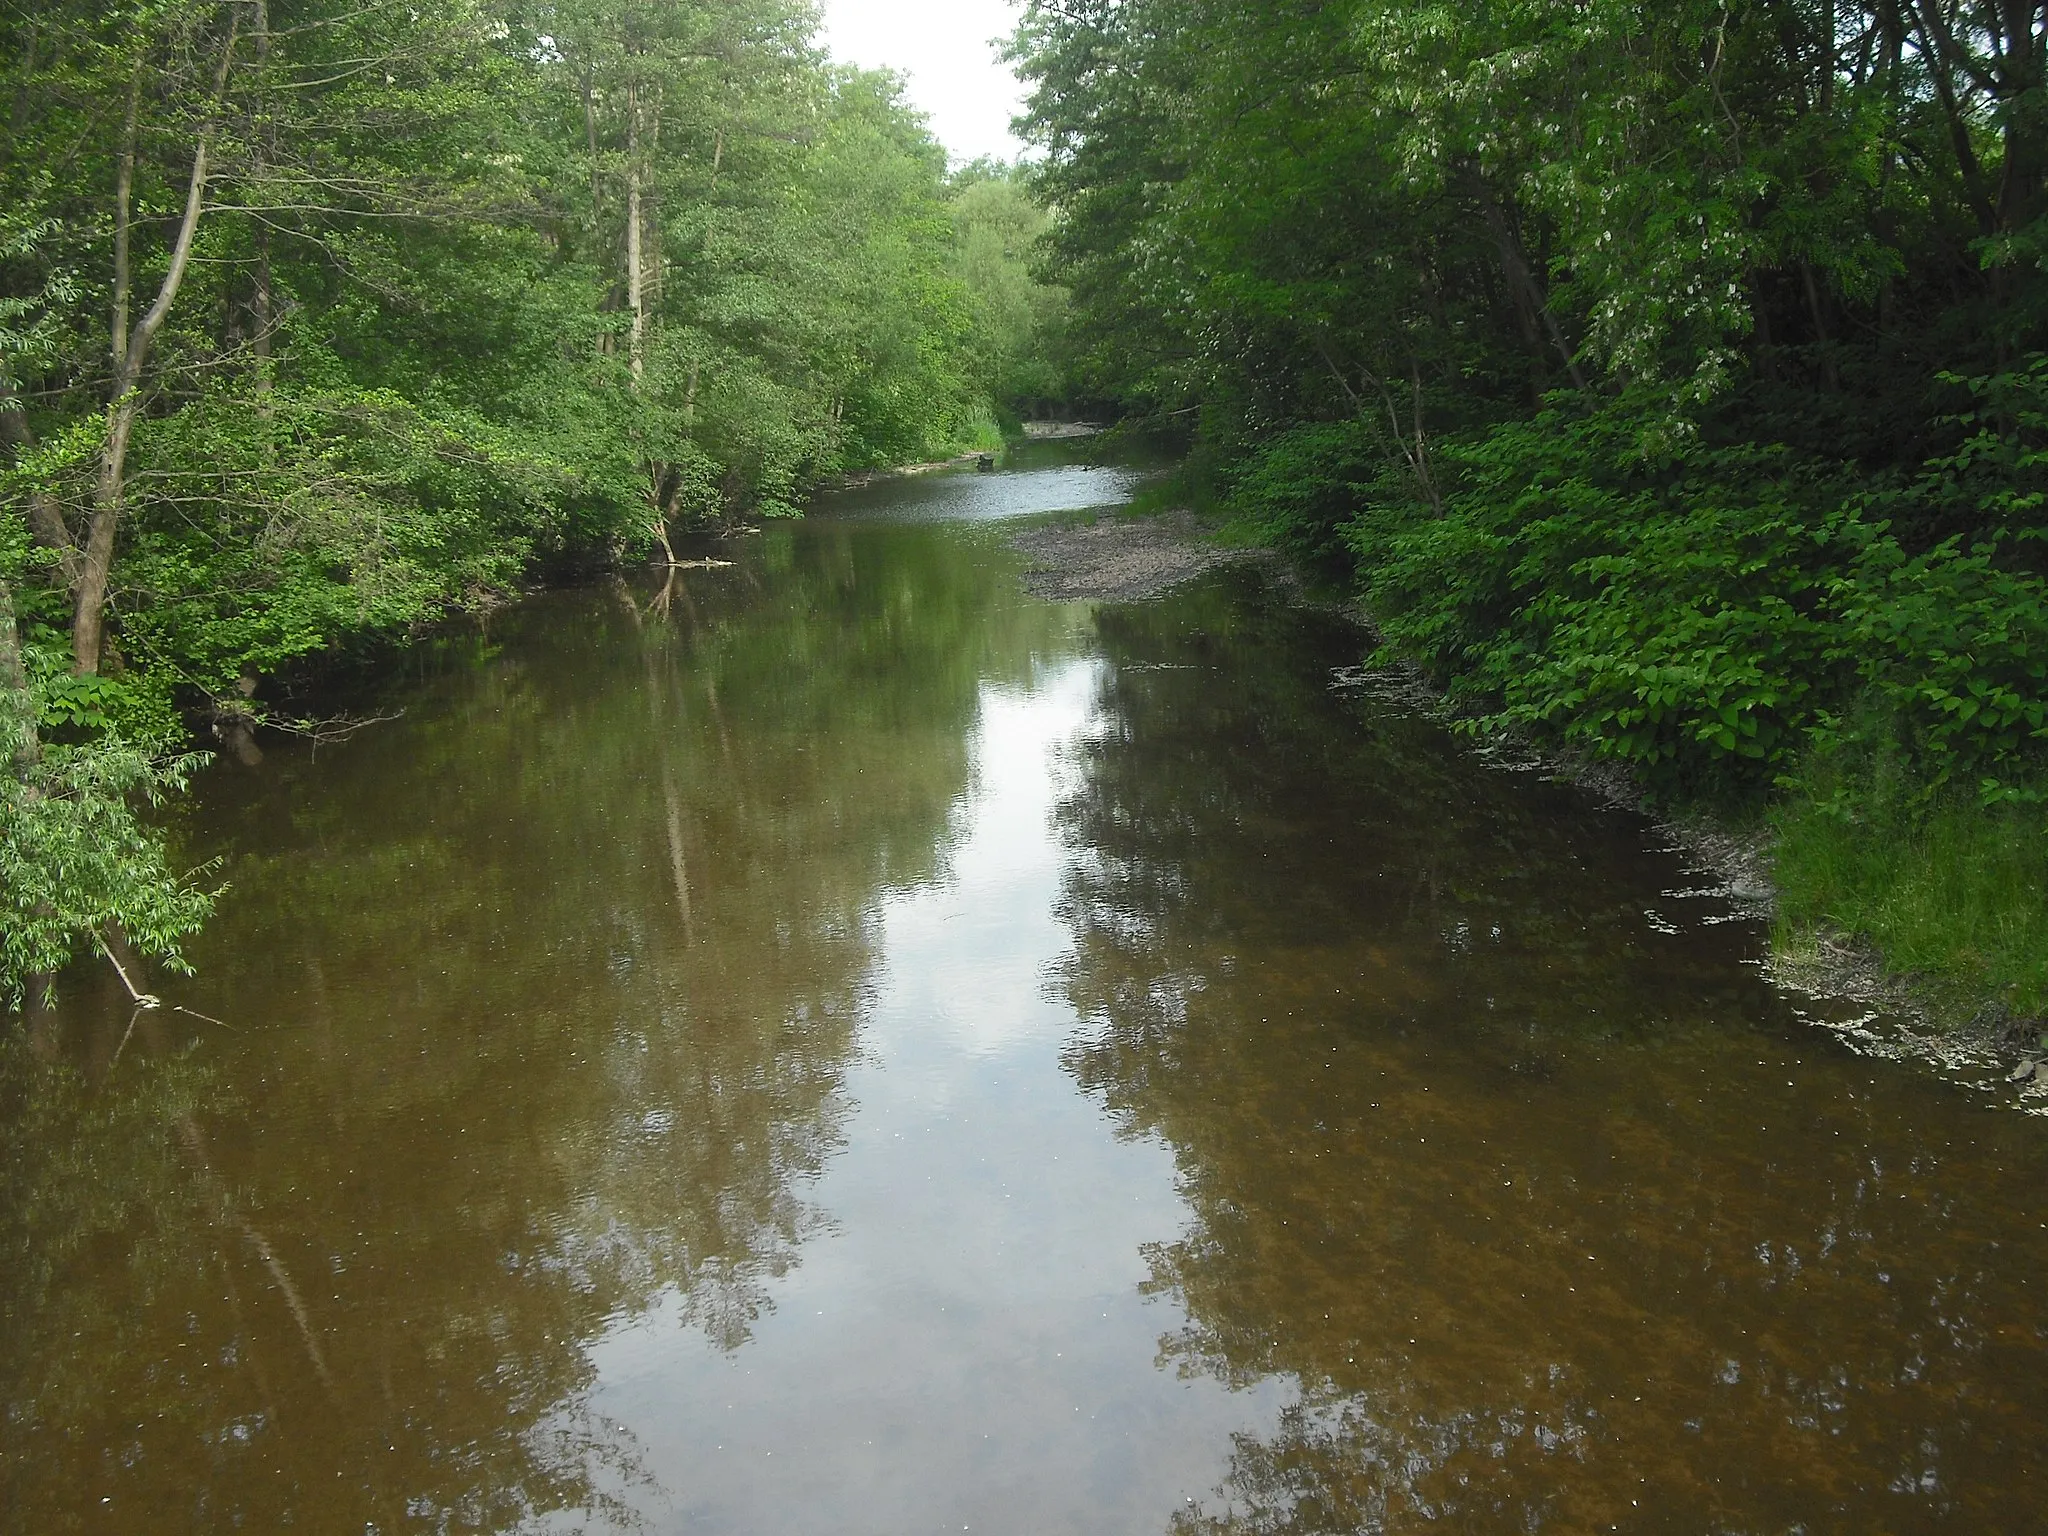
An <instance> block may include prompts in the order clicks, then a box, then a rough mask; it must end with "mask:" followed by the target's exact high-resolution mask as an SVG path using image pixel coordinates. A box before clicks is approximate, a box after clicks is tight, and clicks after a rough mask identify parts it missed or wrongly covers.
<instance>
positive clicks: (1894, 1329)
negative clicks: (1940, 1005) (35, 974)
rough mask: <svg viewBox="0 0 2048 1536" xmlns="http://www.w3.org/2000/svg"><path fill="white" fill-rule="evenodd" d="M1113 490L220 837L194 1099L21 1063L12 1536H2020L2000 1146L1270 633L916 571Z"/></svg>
mask: <svg viewBox="0 0 2048 1536" xmlns="http://www.w3.org/2000/svg"><path fill="white" fill-rule="evenodd" d="M1034 465H1035V467H1033V466H1034ZM1129 485H1130V479H1129V477H1127V476H1126V477H1115V476H1111V475H1109V474H1107V473H1105V472H1092V473H1091V472H1084V471H1081V470H1078V469H1074V468H1071V467H1062V464H1061V462H1060V459H1059V455H1058V454H1057V453H1055V452H1054V451H1051V450H1040V451H1039V453H1038V454H1037V456H1036V457H1035V459H1032V460H1027V462H1026V464H1025V466H1024V467H1022V468H1020V469H1018V470H1017V471H1015V472H1013V473H1008V474H1004V475H1000V476H995V477H946V478H940V479H935V480H927V481H921V482H911V483H909V484H907V485H895V486H888V487H876V488H871V489H869V490H868V491H865V492H861V493H857V494H856V495H854V496H852V497H849V498H848V499H847V504H846V505H844V506H842V507H841V508H840V509H839V510H838V513H837V515H827V516H822V517H820V518H818V519H815V520H813V521H812V522H810V523H807V524H805V525H802V526H798V527H780V528H775V529H771V530H770V532H769V533H767V534H766V535H764V536H763V537H761V538H759V539H755V540H750V541H745V542H744V543H743V544H742V545H740V546H739V548H740V552H739V554H738V555H737V556H736V559H737V561H738V564H737V565H736V566H735V568H733V569H730V570H725V571H705V572H699V571H692V572H688V573H685V574H684V575H683V576H682V577H681V579H680V581H679V583H678V584H677V585H676V586H675V587H673V588H672V589H671V590H670V592H669V593H668V596H667V600H666V602H665V603H664V602H663V601H661V600H660V598H659V595H658V593H657V592H656V591H655V590H654V589H652V588H651V587H649V586H648V585H646V584H644V583H643V584H639V585H636V586H635V587H634V588H633V589H632V590H631V591H630V592H626V593H621V592H613V591H602V590H600V591H588V592H580V593H572V594H567V595H562V596H557V597H551V598H547V599H544V600H540V601H537V602H535V603H533V604H531V605H528V606H527V607H524V608H522V609H521V610H519V611H518V612H516V613H514V614H512V615H510V616H508V617H506V618H505V619H503V620H502V621H501V622H499V623H498V624H496V625H495V626H494V627H493V630H492V633H491V634H490V635H489V637H488V638H487V639H486V640H484V641H482V642H479V643H478V644H477V645H475V646H474V647H468V648H457V649H456V650H455V651H454V652H453V653H451V654H450V655H448V656H446V657H444V658H443V659H442V660H441V661H440V662H439V663H437V664H436V665H435V666H434V667H432V668H431V669H430V675H428V676H425V677H423V678H422V679H420V680H419V681H418V682H417V683H416V684H414V685H412V686H411V687H410V688H409V689H408V691H407V693H406V697H405V698H404V700H403V702H404V703H405V705H406V710H407V712H406V715H405V718H404V719H403V720H402V721H400V722H398V723H396V724H393V725H390V726H385V727H382V728H379V729H377V730H375V731H372V732H369V733H366V734H364V735H362V736H360V737H358V738H357V739H356V740H355V741H353V742H352V743H350V744H349V745H347V746H345V747H342V748H339V749H323V750H322V751H321V752H320V753H319V754H318V755H317V756H316V755H314V754H312V753H311V752H309V751H306V750H281V751H276V752H273V753H272V755H271V756H270V758H269V760H268V761H267V762H266V763H265V764H264V765H263V766H262V767H260V768H258V769H255V770H242V769H239V768H222V769H218V770H216V771H215V772H213V773H212V774H211V775H210V777H209V779H208V780H207V783H206V785H205V789H204V793H203V795H202V797H201V800H200V803H199V804H198V806H197V807H196V808H195V809H194V811H193V812H192V814H191V816H190V825H189V827H187V828H186V834H187V837H188V842H189V845H190V846H191V847H192V848H193V849H194V850H196V851H198V852H199V853H201V854H205V855H212V854H218V855H220V856H221V857H223V858H224V860H225V865H224V874H225V876H226V878H228V879H229V880H231V881H232V883H233V894H232V895H231V896H230V897H229V898H228V899H227V901H226V902H225V903H224V905H223V907H222V910H221V914H220V917H219V919H218V921H217V922H216V924H215V925H214V927H213V928H212V930H211V931H210V932H209V934H208V936H207V938H206V940H205V942H204V943H203V945H202V946H201V947H200V949H199V951H198V953H197V954H196V955H195V959H196V960H197V961H198V962H199V964H200V967H201V974H200V977H199V978H198V979H197V980H196V981H192V982H189V983H178V982H172V983H168V984H166V986H165V991H166V993H167V995H168V996H169V998H170V999H171V1000H172V1001H175V1002H178V1003H181V1004H184V1005H186V1006H188V1007H190V1008H192V1009H194V1010H197V1011H198V1012H200V1013H204V1014H209V1015H212V1016H214V1017H216V1018H218V1019H220V1020H222V1021H224V1023H225V1024H226V1025H228V1026H232V1028H231V1029H230V1028H226V1027H218V1026H215V1025H213V1024H210V1023H206V1022H202V1021H200V1020H198V1019H196V1018H194V1017H192V1016H190V1015H187V1014H176V1013H171V1012H168V1011H166V1012H161V1013H154V1014H145V1015H142V1016H141V1017H140V1019H139V1021H138V1022H137V1023H136V1025H135V1027H134V1029H133V1032H132V1034H130V1033H129V1025H130V1014H129V1011H128V1009H127V1008H126V1007H125V1006H123V1005H121V1004H120V1003H119V1001H118V999H117V998H116V997H115V996H114V995H113V994H112V993H110V992H108V991H107V990H106V989H104V988H102V987H100V986H99V985H98V983H97V981H96V980H89V981H88V982H87V983H86V984H85V985H84V986H82V987H80V988H75V989H74V990H73V992H72V994H71V996H70V997H69V999H68V1001H67V1003H66V1006H65V1007H64V1009H63V1010H62V1012H61V1013H60V1014H58V1015H57V1016H54V1017H43V1018H40V1019H37V1020H35V1021H33V1029H32V1031H31V1033H30V1034H29V1035H28V1036H27V1037H26V1040H25V1041H24V1040H23V1039H20V1038H17V1039H16V1040H14V1041H13V1042H11V1043H10V1044H9V1045H8V1046H7V1047H6V1048H5V1049H4V1051H0V1125H4V1129H0V1137H4V1138H5V1142H4V1151H5V1154H6V1162H5V1165H4V1179H5V1185H4V1195H5V1207H4V1218H5V1226H4V1229H0V1238H4V1242H5V1247H4V1249H0V1263H4V1266H5V1267H4V1270H0V1295H4V1305H5V1308H6V1311H5V1323H6V1333H5V1338H4V1339H0V1391H4V1399H5V1404H6V1415H7V1416H6V1422H5V1442H4V1447H0V1456H4V1470H0V1480H4V1482H0V1488H4V1499H0V1511H4V1515H5V1527H6V1529H8V1530H10V1531H14V1530H19V1531H24V1532H43V1531H62V1530H94V1531H120V1532H154V1531H166V1532H168V1531H192V1530H207V1531H214V1530H230V1529H244V1530H254V1531H272V1530H281V1529H293V1530H306V1531H322V1532H324V1531H334V1532H368V1531H377V1532H399V1531H465V1530H511V1529H530V1530H584V1529H610V1528H614V1527H619V1528H631V1527H633V1526H634V1524H635V1523H636V1522H637V1523H639V1524H640V1525H641V1527H642V1528H645V1529H649V1530H653V1531H662V1532H666V1531H690V1532H697V1531H703V1532H748V1533H755V1532H759V1533H795V1532H818V1533H827V1532H830V1533H841V1532H858V1533H869V1532H872V1533H877V1536H880V1533H890V1536H903V1533H915V1532H939V1531H951V1530H973V1531H977V1532H998V1533H1000V1532H1009V1533H1017V1536H1025V1533H1031V1536H1039V1533H1049V1532H1090V1533H1101V1532H1111V1533H1123V1532H1130V1533H1162V1536H1164V1533H1168V1532H1181V1533H1196V1532H1219V1533H1220V1532H1234V1533H1253V1532H1300V1533H1309V1532H1317V1533H1322V1532H1354V1531H1381V1530H1385V1531H1414V1530H1420V1529H1423V1528H1425V1527H1433V1528H1439V1529H1449V1530H1460V1531H1555V1532H1580V1531H1591V1530H1606V1529H1619V1530H1624V1531H1629V1530H1639V1531H1662V1530H1686V1531H1713V1532H1784V1531H1793V1530H1803V1531H1810V1532H1820V1531H1850V1530H1853V1531H1899V1532H1905V1531H1937V1530H1939V1531H1951V1530H1953V1531H1984V1530H1997V1531H2020V1530H2032V1529H2038V1528H2040V1527H2041V1525H2042V1523H2043V1522H2042V1519H2041V1517H2040V1515H2039V1513H2038V1511H2039V1508H2040V1501H2041V1495H2042V1490H2041V1487H2040V1482H2041V1476H2042V1474H2041V1472H2040V1470H2039V1468H2040V1466H2041V1464H2042V1460H2043V1452H2044V1451H2048V1420H2044V1414H2048V1372H2044V1365H2048V1359H2044V1347H2043V1325H2044V1323H2048V1308H2044V1306H2043V1304H2042V1297H2041V1294H2040V1289H2041V1286H2042V1284H2043V1283H2044V1275H2048V1268H2044V1260H2048V1227H2044V1225H2043V1223H2044V1221H2048V1212H2044V1210H2043V1206H2044V1197H2043V1190H2044V1189H2048V1157H2044V1153H2043V1128H2042V1126H2041V1124H2040V1122H2038V1121H2032V1120H2027V1119H2023V1118H2021V1117H2019V1116H2014V1115H2008V1114H1999V1113H1994V1112H1991V1111H1990V1110H1988V1109H1986V1108H1985V1107H1984V1105H1983V1104H1982V1103H1981V1102H1980V1101H1979V1100H1977V1099H1976V1098H1974V1097H1972V1096H1970V1095H1968V1094H1967V1093H1965V1092H1963V1091H1961V1090H1958V1089H1955V1088H1951V1087H1945V1086H1943V1085H1941V1084H1939V1083H1937V1082H1934V1081H1932V1080H1929V1079H1928V1078H1926V1077H1923V1076H1921V1075H1919V1074H1917V1073H1916V1072H1915V1071H1913V1070H1911V1069H1908V1068H1901V1067H1895V1066H1890V1065H1885V1064H1882V1063H1875V1062H1871V1061H1866V1060H1863V1059H1860V1058H1858V1057H1856V1056H1854V1055H1852V1054H1849V1053H1848V1052H1847V1051H1846V1050H1845V1049H1844V1048H1843V1047H1842V1046H1840V1045H1838V1044H1836V1043H1835V1042H1834V1041H1833V1039H1832V1038H1831V1037H1830V1036H1828V1035H1827V1034H1825V1033H1824V1032H1822V1031H1819V1030H1817V1029H1815V1028H1813V1027H1812V1026H1810V1025H1807V1024H1805V1023H1803V1022H1801V1020H1800V1019H1799V1018H1798V1017H1797V1015H1796V1014H1795V1013H1794V1012H1793V1010H1792V1009H1791V1007H1790V1006H1789V1005H1788V1004H1787V1003H1786V1002H1785V1001H1784V1000H1783V999H1781V998H1780V997H1778V996H1776V995H1775V994H1774V993H1773V992H1772V991H1771V990H1770V989H1769V988H1768V987H1766V986H1765V985H1764V984H1763V983H1762V982H1761V981H1760V980H1759V979H1758V977H1757V975H1756V973H1755V971H1754V969H1753V967H1752V964H1751V962H1752V960H1753V959H1754V957H1755V956H1756V954H1757V953H1758V952H1759V950H1760V947H1761V943H1762V936H1761V935H1760V934H1759V933H1758V932H1757V930H1756V929H1755V928H1754V927H1753V926H1752V925H1749V924H1747V923H1743V922H1737V921H1730V920H1729V918H1730V913H1729V912H1728V910H1727V909H1726V907H1725V906H1724V905H1723V904H1722V903H1721V902H1720V901H1719V899H1718V898H1715V897H1713V896H1710V895H1699V894H1686V893H1687V892H1688V891H1689V890H1692V889H1694V888H1696V887H1697V886H1698V885H1699V884H1700V883H1701V882H1700V881H1699V880H1698V878H1697V877H1695V876H1692V875H1689V874H1688V873H1687V872H1686V871H1685V870H1684V869H1683V867H1682V866H1681V864H1680V862H1679V861H1678V860H1677V859H1676V857H1675V856H1673V855H1671V854H1668V853H1664V852H1660V851H1657V849H1656V845H1655V840H1654V838H1653V836H1652V835H1651V833H1650V830H1649V829H1648V828H1647V827H1646V826H1645V825H1643V824H1642V823H1641V822H1639V821H1637V820H1635V819H1633V818H1631V817H1629V816H1626V815H1623V814H1619V813H1614V812H1608V811H1604V810H1601V809H1599V808H1597V807H1596V806H1594V805H1592V804H1591V803H1590V802H1588V801H1586V800H1585V799H1583V798H1581V797H1580V796H1578V795H1577V794H1575V793H1574V792H1572V791H1570V790H1567V789H1564V788H1561V787H1558V786H1553V785H1549V784H1545V783H1542V782H1540V781H1537V780H1535V779H1534V778H1531V777H1528V776H1517V775H1509V774H1503V773H1499V772H1495V771H1492V770H1489V769H1487V768H1485V767H1483V766H1481V765H1479V764H1477V763H1475V762H1474V761H1473V760H1472V759H1471V758H1470V757H1468V756H1466V755H1463V754H1461V752H1460V751H1459V750H1458V749H1457V747H1456V746H1455V745H1454V744H1453V743H1451V742H1449V741H1448V740H1447V739H1446V738H1445V737H1444V736H1443V735H1442V734H1441V733H1440V732H1439V731H1438V729H1437V728H1435V727H1434V726H1432V725H1430V724H1428V723H1426V722H1423V721H1419V720H1415V719H1410V718H1404V717H1402V716H1400V715H1399V714H1397V713H1393V712H1390V711H1388V710H1386V709H1383V708H1381V707H1379V706H1376V705H1373V704H1371V703H1369V702H1359V701H1356V700H1347V699H1346V698H1344V697H1342V696H1340V695H1337V694H1333V693H1332V692H1331V691H1330V689H1329V687H1328V673H1329V669H1330V668H1331V667H1332V666H1335V665H1339V664H1342V663H1346V662H1349V661H1353V660H1355V659H1356V652H1357V649H1358V643H1357V640H1356V638H1355V637H1354V636H1352V635H1350V634H1348V633H1347V632H1345V631H1344V630H1343V629H1342V628H1341V627H1339V626H1337V625H1336V624H1335V623H1334V622H1333V621H1328V620H1324V619H1320V618H1317V617H1314V616H1312V615H1307V614H1304V613H1302V612H1300V611H1298V610H1292V609H1289V608H1288V607H1287V606H1286V605H1285V604H1284V603H1283V602H1282V601H1280V600H1279V599H1278V598H1276V597H1274V596H1273V595H1271V594H1270V593H1269V592H1267V591H1266V590H1265V589H1264V588H1263V587H1262V585H1261V583H1260V579H1259V578H1258V577H1257V576H1255V575H1250V574H1246V573H1242V572H1240V573H1234V574H1225V575H1223V576H1219V577H1216V578H1212V579H1210V580H1208V581H1206V582H1205V583H1203V584H1201V585H1199V586H1196V587H1193V588H1190V589H1188V590H1186V591H1184V592H1182V593H1180V594H1179V595H1177V596H1175V597H1173V598H1171V599H1170V600H1167V601H1165V602H1161V603H1159V604H1156V605H1152V606H1147V607H1105V608H1100V609H1095V610H1090V609H1088V608H1086V607H1078V606H1070V607H1059V606H1052V605H1046V604H1040V603H1036V602H1033V601H1031V600H1029V599H1027V598H1025V597H1024V596H1022V595H1021V594H1020V593H1019V591H1018V590H1017V587H1016V584H1015V581H1014V575H1013V572H1014V568H1015V560H1014V557H1012V556H1011V555H1009V554H1008V552H1007V550H1006V548H1005V546H1004V544H1003V541H1002V530H1001V529H1000V528H999V527H995V526H990V525H988V524H987V523H986V522H982V523H948V522H942V521H933V520H932V519H934V518H943V517H953V516H958V517H966V518H980V519H987V518H990V517H992V516H996V515H999V514H1001V513H1002V512H1003V511H1004V510H1005V509H1019V510H1026V511H1040V510H1046V509H1048V508H1052V507H1058V506H1061V505H1072V504H1076V503H1079V502H1085V501H1087V500H1091V499H1113V498H1115V497H1118V496H1121V495H1123V494H1126V493H1127V491H1128V489H1129ZM891 513H897V514H901V515H902V516H903V517H905V518H909V519H912V520H911V521H900V520H899V521H893V522H892V521H889V520H888V515H889V514H891ZM852 514H863V515H852ZM919 519H922V520H919ZM124 1038H125V1043H124ZM117 1058H118V1059H117Z"/></svg>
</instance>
